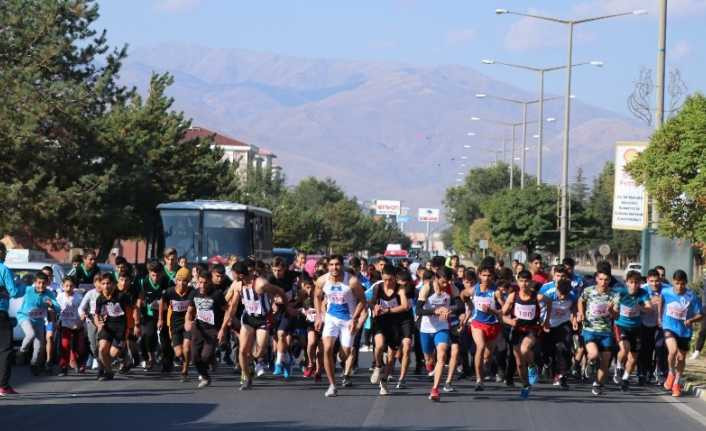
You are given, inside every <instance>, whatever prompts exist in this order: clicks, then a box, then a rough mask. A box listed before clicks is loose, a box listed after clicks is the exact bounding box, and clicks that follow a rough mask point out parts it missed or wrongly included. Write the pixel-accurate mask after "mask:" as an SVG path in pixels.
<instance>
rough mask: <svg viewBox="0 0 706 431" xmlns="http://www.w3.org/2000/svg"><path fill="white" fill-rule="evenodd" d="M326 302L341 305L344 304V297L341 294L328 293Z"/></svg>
mask: <svg viewBox="0 0 706 431" xmlns="http://www.w3.org/2000/svg"><path fill="white" fill-rule="evenodd" d="M327 299H328V302H329V303H331V304H338V305H340V304H343V303H344V302H345V299H346V298H345V296H344V295H343V294H342V293H329V295H328V297H327Z"/></svg>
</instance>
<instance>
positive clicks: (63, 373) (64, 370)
mask: <svg viewBox="0 0 706 431" xmlns="http://www.w3.org/2000/svg"><path fill="white" fill-rule="evenodd" d="M68 373H69V369H68V368H62V369H60V370H59V373H57V375H56V376H57V377H66V375H67V374H68Z"/></svg>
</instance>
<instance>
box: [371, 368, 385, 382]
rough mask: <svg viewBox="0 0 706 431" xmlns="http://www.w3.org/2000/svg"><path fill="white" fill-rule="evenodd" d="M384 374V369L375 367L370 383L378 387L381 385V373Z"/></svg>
mask: <svg viewBox="0 0 706 431" xmlns="http://www.w3.org/2000/svg"><path fill="white" fill-rule="evenodd" d="M381 372H382V368H380V367H375V368H373V374H371V375H370V383H372V384H373V385H377V384H378V383H380V373H381Z"/></svg>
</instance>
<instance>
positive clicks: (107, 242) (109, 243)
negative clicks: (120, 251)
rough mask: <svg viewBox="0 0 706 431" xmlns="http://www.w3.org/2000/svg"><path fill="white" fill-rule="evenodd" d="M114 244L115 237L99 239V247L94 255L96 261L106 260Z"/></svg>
mask: <svg viewBox="0 0 706 431" xmlns="http://www.w3.org/2000/svg"><path fill="white" fill-rule="evenodd" d="M114 244H115V238H110V239H108V238H106V239H104V240H103V241H101V244H100V248H99V249H98V256H96V261H97V262H101V263H106V262H108V258H109V257H110V250H111V249H112V248H113V245H114Z"/></svg>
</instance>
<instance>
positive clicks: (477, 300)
mask: <svg viewBox="0 0 706 431" xmlns="http://www.w3.org/2000/svg"><path fill="white" fill-rule="evenodd" d="M493 303H494V300H493V298H488V297H487V296H474V297H473V306H474V307H475V308H476V309H478V310H482V309H483V307H484V306H486V305H487V306H488V308H492V307H493Z"/></svg>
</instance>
